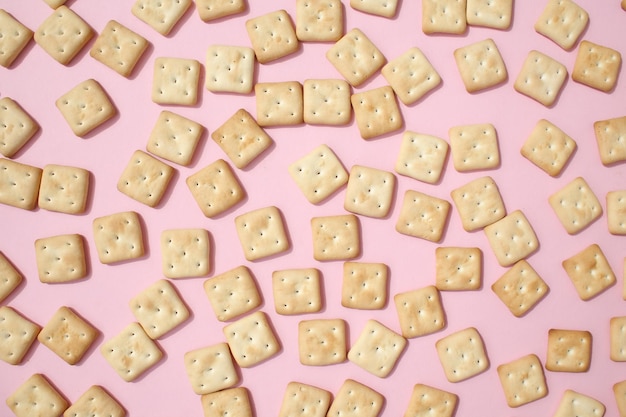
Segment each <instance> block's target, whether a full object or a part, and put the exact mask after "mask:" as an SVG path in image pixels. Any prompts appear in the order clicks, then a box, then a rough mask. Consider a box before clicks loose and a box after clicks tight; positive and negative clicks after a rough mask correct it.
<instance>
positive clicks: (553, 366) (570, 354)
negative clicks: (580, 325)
mask: <svg viewBox="0 0 626 417" xmlns="http://www.w3.org/2000/svg"><path fill="white" fill-rule="evenodd" d="M591 344H592V337H591V333H590V332H588V331H586V330H565V329H550V330H549V331H548V354H547V356H546V369H547V370H549V371H553V372H586V371H587V370H588V369H589V365H590V364H591Z"/></svg>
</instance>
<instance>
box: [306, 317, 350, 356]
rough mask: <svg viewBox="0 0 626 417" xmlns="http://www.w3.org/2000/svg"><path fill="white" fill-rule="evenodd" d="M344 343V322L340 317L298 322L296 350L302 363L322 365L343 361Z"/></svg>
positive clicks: (345, 349)
mask: <svg viewBox="0 0 626 417" xmlns="http://www.w3.org/2000/svg"><path fill="white" fill-rule="evenodd" d="M346 343H347V341H346V323H345V321H343V320H342V319H313V320H302V321H300V323H298V352H299V358H300V363H301V364H303V365H310V366H323V365H332V364H336V363H341V362H343V361H345V360H346V357H347V356H346V355H347V353H346V352H347V350H348V348H347V344H346Z"/></svg>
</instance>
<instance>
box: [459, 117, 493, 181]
mask: <svg viewBox="0 0 626 417" xmlns="http://www.w3.org/2000/svg"><path fill="white" fill-rule="evenodd" d="M448 135H449V137H450V151H451V153H452V162H453V163H454V168H455V169H456V170H457V171H459V172H468V171H475V170H480V169H493V168H497V167H498V166H500V150H499V146H498V134H497V133H496V129H495V127H494V126H493V125H492V124H491V123H480V124H473V125H463V126H454V127H451V128H450V130H449V131H448Z"/></svg>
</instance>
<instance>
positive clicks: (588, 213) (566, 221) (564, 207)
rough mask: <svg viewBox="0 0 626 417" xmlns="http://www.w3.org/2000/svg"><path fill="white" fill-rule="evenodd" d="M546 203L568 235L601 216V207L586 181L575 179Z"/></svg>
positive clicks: (579, 178) (551, 196)
mask: <svg viewBox="0 0 626 417" xmlns="http://www.w3.org/2000/svg"><path fill="white" fill-rule="evenodd" d="M548 202H549V203H550V206H551V207H552V210H554V213H555V214H556V216H557V217H558V219H559V221H560V222H561V224H562V225H563V227H564V228H565V230H566V231H567V233H569V234H570V235H573V234H576V233H578V232H580V231H581V230H583V229H584V228H586V227H587V226H589V225H590V224H591V223H593V222H594V221H595V220H597V219H598V218H599V217H600V216H601V215H602V212H603V210H602V205H600V201H598V198H597V197H596V195H595V194H594V192H593V190H592V189H591V187H589V184H587V181H585V180H584V178H582V177H577V178H575V179H573V180H572V181H570V182H569V183H568V184H566V185H565V186H564V187H562V188H561V189H560V190H558V191H556V192H555V193H553V194H551V195H550V197H549V198H548Z"/></svg>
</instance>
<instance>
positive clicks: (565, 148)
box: [520, 119, 578, 177]
mask: <svg viewBox="0 0 626 417" xmlns="http://www.w3.org/2000/svg"><path fill="white" fill-rule="evenodd" d="M577 147H578V145H577V144H576V141H574V139H572V138H571V137H569V136H568V135H567V134H566V133H565V132H563V131H562V130H561V129H559V128H558V127H557V126H555V125H554V124H553V123H551V122H549V121H548V120H546V119H541V120H539V121H538V122H537V124H536V125H535V127H534V128H533V131H532V132H531V133H530V135H529V136H528V138H527V139H526V142H524V144H523V145H522V148H521V150H520V152H521V154H522V156H524V157H525V158H526V159H528V160H529V161H530V162H532V163H533V164H535V165H536V166H538V167H539V168H541V169H542V170H543V171H545V172H546V173H547V174H548V175H550V176H552V177H556V176H557V175H559V174H560V173H561V171H562V170H563V168H564V167H565V165H566V164H567V162H568V161H569V160H570V158H571V156H572V154H573V153H574V151H575V150H576V148H577Z"/></svg>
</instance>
